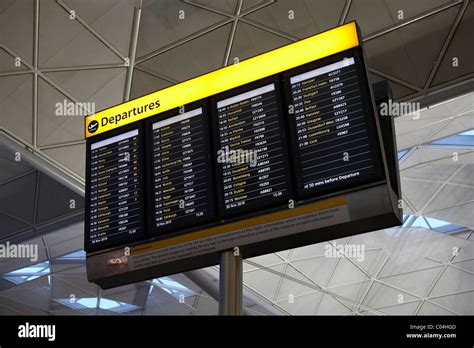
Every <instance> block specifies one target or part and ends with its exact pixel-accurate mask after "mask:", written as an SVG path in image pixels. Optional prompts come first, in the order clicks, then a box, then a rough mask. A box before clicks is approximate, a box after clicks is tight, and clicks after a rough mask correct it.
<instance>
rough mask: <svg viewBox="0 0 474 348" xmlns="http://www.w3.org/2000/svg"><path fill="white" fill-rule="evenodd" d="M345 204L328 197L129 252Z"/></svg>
mask: <svg viewBox="0 0 474 348" xmlns="http://www.w3.org/2000/svg"><path fill="white" fill-rule="evenodd" d="M346 204H347V199H346V197H337V198H333V199H328V200H325V201H321V202H316V203H310V204H307V205H303V206H301V207H296V208H293V209H288V210H284V211H279V212H276V213H271V214H267V215H262V216H257V217H254V218H250V219H246V220H242V221H236V222H232V223H230V224H225V225H221V226H216V227H211V228H207V229H205V230H201V231H196V232H191V233H187V234H184V235H182V236H177V237H173V238H169V239H164V240H160V241H158V242H153V243H150V244H145V245H140V246H137V247H132V248H131V250H130V253H131V254H132V255H136V254H141V253H145V252H147V251H151V250H156V249H162V248H166V247H169V246H172V245H177V244H182V243H186V242H189V241H192V240H196V239H202V238H206V237H210V236H214V235H217V234H222V233H226V232H232V231H237V230H239V229H243V228H248V227H252V226H256V225H261V224H265V223H269V222H274V221H278V220H283V219H287V218H290V217H294V216H299V215H303V214H307V213H311V212H315V211H318V210H323V209H329V208H334V207H338V206H341V205H346Z"/></svg>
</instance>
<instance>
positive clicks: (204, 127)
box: [151, 107, 214, 234]
mask: <svg viewBox="0 0 474 348" xmlns="http://www.w3.org/2000/svg"><path fill="white" fill-rule="evenodd" d="M151 127H152V161H153V162H152V166H153V175H152V180H153V202H152V206H153V226H154V227H153V229H154V232H156V233H158V234H159V233H160V232H164V231H169V230H171V229H175V228H176V227H178V226H179V227H181V228H182V227H187V226H189V227H191V226H194V225H195V224H196V223H197V222H202V221H203V220H206V219H209V218H211V217H213V216H214V212H213V202H212V201H213V199H214V198H213V193H212V189H211V182H210V173H211V170H210V156H209V147H208V141H209V140H208V139H209V131H208V120H207V115H206V114H205V113H204V111H203V108H202V107H200V108H196V109H194V110H190V111H187V112H183V113H181V114H177V115H176V116H172V117H170V118H167V119H164V120H162V121H158V122H155V123H153V124H152V125H151Z"/></svg>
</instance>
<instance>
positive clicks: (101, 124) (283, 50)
mask: <svg viewBox="0 0 474 348" xmlns="http://www.w3.org/2000/svg"><path fill="white" fill-rule="evenodd" d="M358 45H359V39H358V35H357V28H356V24H355V22H351V23H348V24H345V25H343V26H340V27H337V28H334V29H331V30H328V31H326V32H323V33H321V34H317V35H314V36H312V37H309V38H307V39H304V40H301V41H298V42H295V43H292V44H289V45H287V46H284V47H280V48H278V49H275V50H273V51H270V52H267V53H264V54H261V55H259V56H256V57H253V58H250V59H247V60H244V61H242V62H240V63H238V64H234V65H230V66H227V67H225V68H222V69H219V70H215V71H212V72H210V73H208V74H205V75H201V76H198V77H196V78H193V79H191V80H188V81H185V82H182V83H179V84H176V85H174V86H171V87H168V88H165V89H162V90H160V91H157V92H154V93H151V94H148V95H145V96H143V97H140V98H137V99H134V100H131V101H129V102H126V103H123V104H120V105H117V106H114V107H111V108H109V109H106V110H103V111H100V112H98V113H96V114H94V115H90V116H87V117H86V122H85V132H86V133H85V134H86V138H88V137H91V136H94V135H97V134H100V133H103V132H106V131H109V130H112V129H115V128H117V127H120V126H124V125H126V124H129V123H132V122H135V121H138V120H141V119H144V118H147V117H150V116H153V115H156V114H157V113H161V112H164V111H167V110H171V109H173V108H176V107H179V106H181V105H185V104H189V103H191V102H193V101H197V100H199V99H203V98H207V97H209V96H212V95H215V94H218V93H221V92H223V91H226V90H229V89H232V88H235V87H238V86H242V85H245V84H247V83H250V82H253V81H257V80H259V79H262V78H265V77H268V76H271V75H274V74H277V73H280V72H282V71H285V70H288V69H292V68H294V67H297V66H300V65H303V64H306V63H309V62H312V61H314V60H317V59H321V58H324V57H327V56H330V55H332V54H335V53H338V52H341V51H344V50H347V49H349V48H352V47H356V46H358ZM189 59H192V57H189ZM158 105H159V106H158ZM145 106H146V111H145ZM150 106H151V108H152V109H151V110H150ZM134 108H135V111H134ZM139 110H142V111H141V112H140V113H138V111H139ZM124 116H126V117H124ZM94 120H96V121H97V122H98V128H97V129H96V130H95V131H94V132H93V133H90V132H89V127H88V126H89V124H90V123H91V122H92V121H94Z"/></svg>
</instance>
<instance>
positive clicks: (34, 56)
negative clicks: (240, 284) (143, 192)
mask: <svg viewBox="0 0 474 348" xmlns="http://www.w3.org/2000/svg"><path fill="white" fill-rule="evenodd" d="M140 4H141V8H142V11H141V15H140V16H137V15H136V14H135V8H137V7H138V6H140ZM71 11H74V16H72V15H71ZM291 11H293V12H291ZM400 11H402V12H400ZM292 16H294V19H290V17H292ZM401 16H403V17H401ZM72 17H74V18H72ZM351 20H357V22H358V24H359V26H360V28H361V32H362V35H363V37H364V46H365V50H366V55H367V61H368V67H369V76H370V79H371V80H372V82H376V81H379V80H383V79H387V80H388V81H389V82H390V84H391V86H392V89H393V91H394V96H395V98H396V99H397V100H399V101H404V100H423V99H422V98H425V99H428V98H430V97H432V96H436V95H440V96H441V97H440V98H441V99H443V96H449V95H457V94H460V91H464V92H466V88H465V86H471V87H469V88H470V90H471V91H472V80H473V77H474V66H473V63H472V62H474V50H473V49H472V28H473V27H474V23H473V22H474V3H473V1H467V0H465V1H462V0H458V1H455V0H453V1H449V0H418V1H410V0H390V1H388V0H387V1H369V0H352V1H351V0H321V1H309V0H306V1H302V0H300V1H295V0H291V1H290V0H286V1H283V0H278V1H267V0H243V1H240V0H224V1H222V0H186V1H177V0H154V1H147V0H144V1H143V2H141V1H138V0H120V1H116V0H101V1H94V0H41V1H35V0H16V1H15V0H4V1H1V2H0V242H1V241H5V240H30V241H32V242H35V243H39V244H40V245H42V246H43V247H42V249H41V250H42V251H41V253H40V254H41V256H40V259H39V261H38V262H39V263H40V266H41V267H43V266H44V267H43V268H42V269H43V271H41V270H40V271H38V270H37V269H36V270H35V272H44V273H42V275H43V276H41V274H40V276H38V278H32V277H35V276H31V275H30V276H23V277H24V278H22V279H23V280H24V279H27V278H28V277H30V278H31V279H28V281H25V282H23V281H21V280H20V281H18V283H16V284H13V283H12V282H10V281H8V280H7V281H5V280H4V279H5V278H0V313H17V314H18V313H20V314H33V313H37V314H44V313H52V314H72V313H75V312H78V311H79V312H81V313H109V314H111V313H118V312H120V311H122V312H123V313H125V312H127V313H128V312H130V313H135V314H136V313H142V314H167V313H168V314H215V313H216V311H217V304H216V302H215V301H214V300H213V299H212V298H210V297H209V296H208V295H207V294H205V293H203V291H202V290H201V289H199V288H197V287H196V286H195V285H194V284H193V283H192V282H190V281H189V280H187V278H186V277H184V276H182V275H177V276H173V277H172V278H170V280H169V281H168V283H157V282H155V283H149V282H145V283H140V284H137V285H134V286H128V287H121V288H119V289H117V290H109V291H106V292H103V291H100V290H99V289H98V288H97V286H95V285H93V284H90V283H88V282H87V280H86V278H85V266H84V264H83V257H71V258H69V259H68V258H61V256H62V255H65V254H68V253H71V252H75V251H77V250H80V249H81V248H82V233H83V225H82V224H81V223H80V222H79V223H77V220H78V217H79V218H80V216H81V214H82V212H83V200H82V198H81V196H80V190H71V188H70V187H69V186H64V185H62V184H60V183H58V182H57V180H53V179H52V178H51V177H50V173H51V172H49V171H46V172H41V171H38V170H37V169H38V167H37V166H35V165H34V164H35V163H36V162H35V161H32V162H31V161H26V160H24V161H23V160H20V161H18V160H17V155H18V154H17V151H15V149H19V150H20V152H22V151H25V152H26V153H27V154H32V155H33V156H36V157H37V158H39V159H41V161H42V163H46V165H47V167H48V168H50V169H52V171H54V172H55V173H56V175H61V176H63V177H64V178H67V180H68V181H69V182H70V183H73V184H74V185H76V187H77V186H78V187H80V186H81V185H83V183H84V164H85V143H84V140H83V137H84V131H83V118H82V117H70V116H57V115H56V113H55V111H56V104H57V103H63V102H64V100H66V101H72V102H93V103H95V109H96V110H101V109H104V108H107V107H109V106H112V105H115V104H118V103H121V102H122V101H124V100H127V99H128V98H135V97H138V96H141V95H143V94H146V93H149V92H152V91H155V90H158V89H161V88H164V87H167V86H169V85H172V84H174V83H176V82H180V81H183V80H186V79H188V78H191V77H193V76H197V75H200V74H202V73H205V72H208V71H210V70H213V69H216V68H219V67H222V66H225V65H227V64H233V62H234V61H235V59H236V58H238V59H239V60H243V59H246V58H248V57H251V56H253V55H256V54H259V53H262V52H265V51H268V50H271V49H274V48H276V47H279V46H281V45H285V44H287V43H290V42H292V41H294V40H297V39H300V38H304V37H307V36H309V35H313V34H316V33H318V32H321V31H324V30H326V29H329V28H331V27H334V26H336V25H338V24H340V23H344V22H347V21H351ZM134 37H136V38H137V40H136V46H135V45H134V41H135V40H134V39H133V38H134ZM127 58H128V60H129V61H131V63H132V64H131V66H130V67H127V66H126V64H125V63H126V61H127ZM18 62H20V64H18ZM454 62H456V63H455V64H454V65H453V63H454ZM15 63H17V64H16V65H15ZM132 73H133V74H132ZM469 84H470V85H469ZM467 90H469V89H467ZM438 99H439V98H438ZM473 99H474V96H473V93H467V94H464V95H463V96H461V97H459V98H457V99H453V100H450V101H448V102H446V103H444V104H440V105H435V106H431V107H430V108H428V109H426V110H423V111H421V116H420V118H413V117H411V116H410V115H408V116H404V117H401V118H398V119H397V120H396V128H397V129H396V130H397V141H398V149H399V150H400V151H402V152H403V156H402V157H401V160H400V169H401V177H402V189H403V194H404V200H405V203H406V205H405V207H404V208H405V212H406V214H410V215H413V220H410V223H409V226H408V227H403V228H399V229H390V230H386V231H377V232H373V233H370V234H366V235H363V236H357V237H353V238H352V239H344V240H341V241H336V242H338V243H343V242H345V243H349V242H350V243H361V244H365V245H367V246H366V247H367V248H368V249H370V251H368V252H367V255H368V256H367V259H368V261H366V263H364V264H363V265H362V266H360V265H359V263H356V262H352V261H351V260H350V259H328V258H325V257H322V255H323V250H324V247H325V245H326V243H321V244H318V245H314V246H308V247H305V248H299V249H294V250H288V251H285V252H281V253H278V254H270V255H265V256H262V257H260V258H256V259H251V260H248V261H247V262H246V264H245V267H246V268H245V276H244V281H245V286H246V291H247V292H250V293H251V294H253V296H254V297H255V296H256V297H257V298H258V299H260V301H258V300H255V301H251V300H249V299H248V298H247V300H246V301H247V302H246V306H247V307H248V308H250V310H251V311H252V310H253V311H255V312H256V313H264V314H265V313H268V312H269V309H268V308H267V307H265V306H262V305H261V304H262V302H261V301H263V302H264V303H266V304H269V305H270V307H271V308H275V309H276V310H277V311H279V312H280V313H283V314H284V313H289V314H315V313H317V314H365V313H367V314H381V313H387V314H390V313H391V314H396V313H401V314H411V313H418V314H446V313H450V314H461V313H466V314H472V313H474V307H473V304H474V300H473V296H474V292H473V291H472V289H473V284H474V282H473V277H474V276H473V273H472V272H473V271H474V268H473V258H474V240H473V238H474V237H473V235H472V231H471V230H470V228H473V227H474V217H473V216H472V211H474V199H473V197H474V182H473V177H474V176H473V168H474V165H473V163H474V152H473V147H472V145H471V146H465V145H463V144H456V145H455V146H453V145H452V144H449V143H448V144H446V143H444V144H443V143H441V144H435V143H433V142H436V141H437V140H439V139H444V138H446V137H450V136H452V135H455V134H459V133H462V132H465V131H467V130H469V129H473V128H474V124H473V118H474V103H473ZM4 144H9V147H8V148H6V147H3V145H4ZM454 153H456V154H457V155H458V156H457V157H456V160H455V161H454V160H453V154H454ZM45 173H46V174H45ZM71 200H74V204H73V205H71ZM417 215H424V216H427V217H431V218H436V219H439V220H442V221H446V222H449V223H453V224H459V225H462V226H465V227H467V228H465V229H461V230H456V233H452V234H450V235H448V234H446V233H439V231H437V230H436V229H435V228H434V227H433V226H431V225H424V224H421V223H419V222H418V220H417V219H416V216H417ZM433 221H436V220H433ZM65 222H68V223H69V224H70V223H75V224H74V225H72V226H70V227H67V228H66V227H64V224H65ZM58 226H63V228H62V229H59V230H58ZM50 231H55V232H54V233H51V234H46V233H47V232H50ZM401 231H403V232H405V233H401ZM455 246H456V247H460V248H461V250H462V254H461V255H456V256H453V257H451V256H452V255H451V254H450V253H451V252H452V248H453V247H455ZM450 255H451V256H450ZM358 265H359V267H358ZM27 266H28V265H27V264H17V261H12V262H0V272H1V273H4V272H11V271H13V270H18V269H23V270H24V271H25V267H27ZM38 267H39V266H38ZM41 267H40V268H41ZM38 269H39V268H38ZM215 271H216V270H215V269H214V268H210V269H208V270H207V272H208V275H209V276H210V277H211V278H213V279H214V280H215V279H216V277H215ZM326 271H327V272H329V273H327V272H326ZM25 272H26V273H28V272H32V271H31V270H28V272H27V271H25ZM326 273H327V274H326ZM348 275H351V277H352V278H353V279H352V278H350V277H348ZM15 277H16V276H15ZM2 279H3V280H2ZM15 279H16V278H15ZM180 284H181V286H183V287H184V288H185V289H188V290H189V293H186V294H187V295H186V298H187V300H186V303H187V304H190V306H182V305H181V306H180V304H179V302H177V299H176V294H178V293H180V291H181V292H183V291H185V292H186V290H183V288H180ZM410 287H411V288H410ZM400 293H402V294H405V300H406V299H407V298H408V300H406V301H405V302H403V303H400V302H397V301H398V297H397V296H398V295H397V294H400ZM32 294H36V295H35V296H37V298H38V299H39V300H38V301H35V300H33V299H32V297H31V296H32ZM70 294H75V296H76V297H78V298H84V299H86V300H84V301H83V304H82V305H81V306H76V307H75V306H71V305H64V303H63V302H64V301H66V300H67V299H69V297H70ZM289 294H291V295H293V296H294V297H295V298H296V299H297V300H295V302H294V303H289V302H288V296H289ZM392 295H393V296H392ZM254 297H252V298H254ZM102 298H104V299H108V300H109V301H111V302H104V301H103V303H102V305H100V303H97V299H102ZM94 299H96V305H95V306H94V305H93V302H94ZM254 299H255V298H254ZM61 301H63V302H61ZM91 303H92V304H91ZM259 303H260V304H259ZM125 304H131V305H133V306H136V307H126V306H125ZM124 306H125V307H124Z"/></svg>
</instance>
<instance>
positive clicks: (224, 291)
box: [219, 250, 242, 315]
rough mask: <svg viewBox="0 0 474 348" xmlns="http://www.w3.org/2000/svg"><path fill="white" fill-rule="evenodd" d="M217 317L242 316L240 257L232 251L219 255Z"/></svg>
mask: <svg viewBox="0 0 474 348" xmlns="http://www.w3.org/2000/svg"><path fill="white" fill-rule="evenodd" d="M219 315H242V256H241V255H240V253H239V254H238V255H235V254H234V251H233V250H228V251H224V252H223V253H222V255H221V264H220V275H219Z"/></svg>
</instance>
